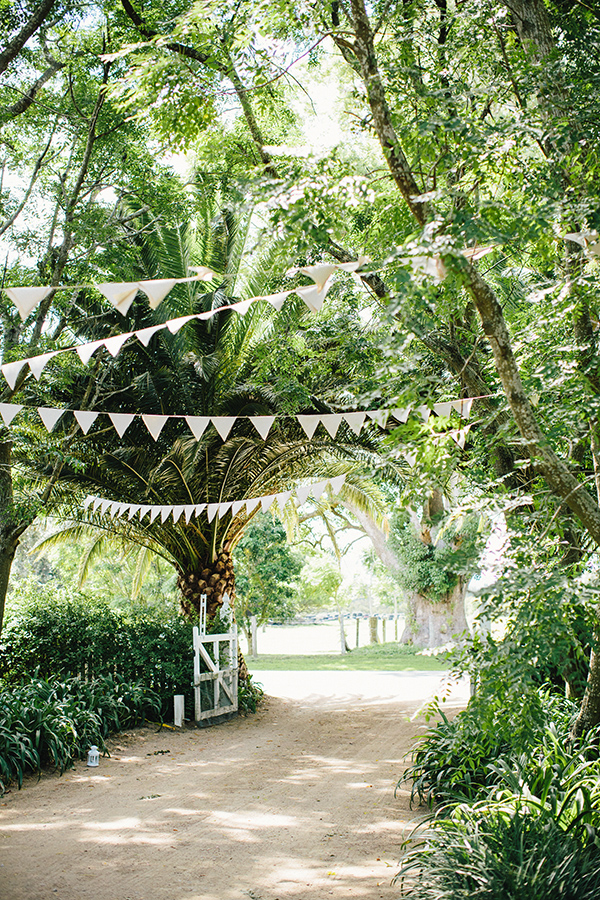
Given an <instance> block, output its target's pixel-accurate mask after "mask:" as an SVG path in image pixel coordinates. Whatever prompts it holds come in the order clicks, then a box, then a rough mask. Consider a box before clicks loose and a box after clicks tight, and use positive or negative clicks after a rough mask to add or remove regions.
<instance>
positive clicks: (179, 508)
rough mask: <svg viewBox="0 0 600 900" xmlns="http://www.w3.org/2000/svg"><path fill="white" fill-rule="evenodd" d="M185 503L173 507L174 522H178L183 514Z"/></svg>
mask: <svg viewBox="0 0 600 900" xmlns="http://www.w3.org/2000/svg"><path fill="white" fill-rule="evenodd" d="M183 509H184V507H183V505H181V506H174V507H173V522H178V521H179V519H180V518H181V516H182V515H183Z"/></svg>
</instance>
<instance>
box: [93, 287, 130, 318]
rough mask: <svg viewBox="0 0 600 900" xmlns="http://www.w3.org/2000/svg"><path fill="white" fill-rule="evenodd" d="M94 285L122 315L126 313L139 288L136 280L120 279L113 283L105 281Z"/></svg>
mask: <svg viewBox="0 0 600 900" xmlns="http://www.w3.org/2000/svg"><path fill="white" fill-rule="evenodd" d="M96 287H97V288H98V290H99V291H100V293H101V294H103V295H104V296H105V297H106V299H107V300H108V302H109V303H110V304H111V306H114V308H115V309H116V310H118V311H119V312H120V313H121V315H122V316H125V315H127V313H128V311H129V307H130V306H131V304H132V303H133V301H134V299H135V295H136V294H137V292H138V290H139V287H138V283H137V281H136V282H127V281H120V282H115V283H112V282H108V281H106V282H102V283H101V284H97V285H96Z"/></svg>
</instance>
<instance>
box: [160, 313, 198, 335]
mask: <svg viewBox="0 0 600 900" xmlns="http://www.w3.org/2000/svg"><path fill="white" fill-rule="evenodd" d="M195 318H196V316H179V318H178V319H171V320H170V321H169V322H167V323H166V325H167V328H168V329H169V331H170V332H171V334H177V332H178V331H180V330H181V329H182V328H183V326H184V325H187V323H188V322H191V321H192V319H195Z"/></svg>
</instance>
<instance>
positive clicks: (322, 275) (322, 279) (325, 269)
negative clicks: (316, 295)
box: [298, 263, 337, 290]
mask: <svg viewBox="0 0 600 900" xmlns="http://www.w3.org/2000/svg"><path fill="white" fill-rule="evenodd" d="M336 269H337V266H336V265H332V264H331V263H319V265H316V266H302V268H300V269H298V271H299V272H302V274H303V275H308V277H309V278H312V280H313V281H314V283H315V284H316V285H317V287H318V288H319V290H322V289H323V287H324V285H325V284H326V282H327V279H328V278H329V276H330V275H333V273H334V272H335V270H336Z"/></svg>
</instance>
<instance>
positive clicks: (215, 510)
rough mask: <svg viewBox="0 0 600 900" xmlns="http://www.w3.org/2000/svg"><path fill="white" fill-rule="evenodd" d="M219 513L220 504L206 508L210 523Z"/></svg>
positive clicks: (210, 504) (211, 504)
mask: <svg viewBox="0 0 600 900" xmlns="http://www.w3.org/2000/svg"><path fill="white" fill-rule="evenodd" d="M218 512H219V504H218V503H209V504H208V506H207V507H206V516H207V518H208V521H209V522H212V520H213V519H214V517H215V516H216V514H217V513H218Z"/></svg>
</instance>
